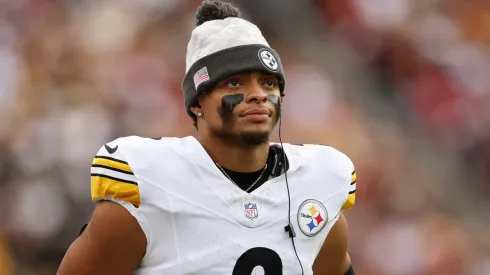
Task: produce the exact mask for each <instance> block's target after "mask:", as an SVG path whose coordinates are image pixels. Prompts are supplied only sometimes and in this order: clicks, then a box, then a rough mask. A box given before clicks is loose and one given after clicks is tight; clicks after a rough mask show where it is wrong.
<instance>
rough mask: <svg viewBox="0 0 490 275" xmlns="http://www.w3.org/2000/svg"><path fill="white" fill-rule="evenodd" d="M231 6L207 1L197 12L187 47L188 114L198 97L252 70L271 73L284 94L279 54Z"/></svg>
mask: <svg viewBox="0 0 490 275" xmlns="http://www.w3.org/2000/svg"><path fill="white" fill-rule="evenodd" d="M240 16H241V15H240V11H239V10H238V9H237V8H236V7H234V6H232V5H231V4H229V3H226V2H222V1H219V0H206V1H204V2H203V3H202V4H201V6H200V7H199V8H198V10H197V13H196V28H195V29H194V30H193V32H192V35H191V39H190V41H189V44H188V45H187V56H186V75H185V78H184V81H183V83H182V91H183V93H184V103H185V108H186V111H187V114H188V115H189V116H191V117H195V115H194V114H193V113H192V112H191V111H190V108H191V107H192V106H196V105H197V104H198V102H197V98H198V97H199V96H200V95H202V94H203V93H205V92H206V91H208V90H209V89H212V88H213V87H214V86H215V85H216V84H217V82H219V81H220V80H223V79H226V78H227V77H230V76H232V75H235V74H241V73H247V72H251V71H256V72H264V73H270V74H273V75H275V76H277V78H278V79H279V88H280V91H281V95H284V88H285V77H284V70H283V67H282V64H281V60H280V58H279V55H278V54H277V53H276V52H275V51H274V50H273V49H272V48H271V47H270V46H269V44H268V43H267V41H266V40H265V38H264V37H263V36H262V33H261V31H260V30H259V28H258V27H257V26H255V25H254V24H252V23H250V22H248V21H247V20H244V19H242V18H240Z"/></svg>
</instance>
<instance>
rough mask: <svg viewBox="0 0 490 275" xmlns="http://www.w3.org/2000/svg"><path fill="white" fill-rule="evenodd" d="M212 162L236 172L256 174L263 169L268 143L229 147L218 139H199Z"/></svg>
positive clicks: (267, 152) (267, 153)
mask: <svg viewBox="0 0 490 275" xmlns="http://www.w3.org/2000/svg"><path fill="white" fill-rule="evenodd" d="M199 142H200V143H201V145H202V146H203V147H204V149H205V150H206V152H207V153H208V154H209V156H210V157H211V159H213V160H214V162H216V163H218V164H219V165H220V166H221V167H224V168H226V169H229V170H232V171H236V172H244V173H247V172H256V171H258V170H260V169H263V168H264V167H265V164H266V163H267V158H268V156H269V143H267V142H266V143H264V144H261V145H257V146H244V145H230V143H228V142H225V141H223V140H222V139H220V138H218V137H206V138H199Z"/></svg>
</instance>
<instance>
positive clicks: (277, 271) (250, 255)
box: [232, 247, 282, 275]
mask: <svg viewBox="0 0 490 275" xmlns="http://www.w3.org/2000/svg"><path fill="white" fill-rule="evenodd" d="M259 265H260V266H262V268H263V269H264V274H265V275H282V260H281V257H279V254H277V253H276V252H275V251H274V250H271V249H269V248H265V247H254V248H251V249H249V250H247V251H245V253H243V254H242V256H240V258H238V260H237V261H236V264H235V268H233V274H232V275H251V274H252V271H253V270H254V268H255V267H257V266H259Z"/></svg>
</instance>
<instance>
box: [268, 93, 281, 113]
mask: <svg viewBox="0 0 490 275" xmlns="http://www.w3.org/2000/svg"><path fill="white" fill-rule="evenodd" d="M267 100H269V102H270V103H272V105H274V106H275V107H276V109H277V110H278V111H279V110H280V109H281V100H280V99H279V97H278V96H277V95H270V96H268V97H267Z"/></svg>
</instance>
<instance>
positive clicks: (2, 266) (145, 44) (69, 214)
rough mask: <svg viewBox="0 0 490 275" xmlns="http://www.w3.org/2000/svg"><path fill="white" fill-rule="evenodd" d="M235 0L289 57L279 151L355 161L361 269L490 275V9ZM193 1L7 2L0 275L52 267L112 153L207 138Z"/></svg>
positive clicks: (2, 8) (1, 30)
mask: <svg viewBox="0 0 490 275" xmlns="http://www.w3.org/2000/svg"><path fill="white" fill-rule="evenodd" d="M234 2H235V3H236V4H238V5H239V6H240V7H241V8H242V9H243V11H244V13H245V15H246V17H247V18H249V19H250V20H252V21H253V22H255V23H256V24H258V25H259V26H260V27H261V28H262V29H263V32H264V34H265V36H266V37H267V38H268V39H269V41H270V43H271V44H272V46H273V47H274V48H276V49H277V50H278V52H279V53H280V54H281V57H282V59H283V62H284V63H285V67H286V73H287V79H288V84H287V91H286V94H287V96H286V98H285V113H284V123H283V126H284V140H285V141H288V142H297V143H307V142H317V143H322V144H329V145H332V146H334V147H336V148H338V149H340V150H342V151H344V152H346V153H347V154H348V155H349V156H350V157H351V158H352V159H353V160H354V163H355V164H356V166H357V172H358V179H359V185H358V203H357V205H356V207H355V209H354V210H352V211H349V212H348V214H347V215H348V218H349V222H350V230H351V236H352V237H351V243H350V253H351V257H352V259H353V262H354V266H355V267H356V271H357V272H356V273H358V274H361V275H393V274H399V275H429V274H445V275H460V274H464V275H466V274H468V275H476V274H478V275H480V274H490V234H488V233H489V231H488V230H489V228H490V224H489V222H488V221H489V220H490V219H489V216H490V215H489V210H490V208H489V202H488V198H489V196H490V194H489V187H490V186H489V183H490V108H489V106H490V51H489V45H490V2H488V1H485V0H342V1H336V0H296V1H292V0H288V1H284V0H267V1H259V0H242V1H234ZM199 4H200V0H113V1H110V0H10V1H9V0H1V1H0V175H1V177H0V275H10V274H21V275H24V274H25V275H30V274H33V275H38V274H39V275H44V274H46V275H52V274H55V272H56V268H57V265H58V264H59V262H60V260H61V258H62V256H63V254H64V252H65V250H66V249H67V247H68V246H69V244H70V243H71V242H72V241H73V240H74V238H75V237H76V236H77V233H78V230H79V228H80V226H81V225H82V224H83V223H85V222H86V221H87V220H88V219H89V217H90V213H91V211H92V209H93V204H92V203H91V201H90V193H89V188H90V186H89V165H90V161H91V158H92V157H93V155H94V154H95V152H96V151H97V150H98V148H99V147H100V146H101V145H102V144H104V143H105V142H107V141H109V140H112V139H114V138H116V137H119V136H126V135H141V136H149V137H157V136H183V135H189V134H195V132H194V129H193V127H192V123H191V120H190V119H189V118H188V117H187V116H186V114H185V112H184V109H183V101H182V95H181V90H180V84H181V80H182V78H183V75H184V70H185V65H184V61H185V50H186V45H187V41H188V38H189V36H190V32H191V31H192V29H193V26H194V25H193V24H194V13H195V9H196V7H197V6H198V5H199ZM162 157H164V156H162Z"/></svg>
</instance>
